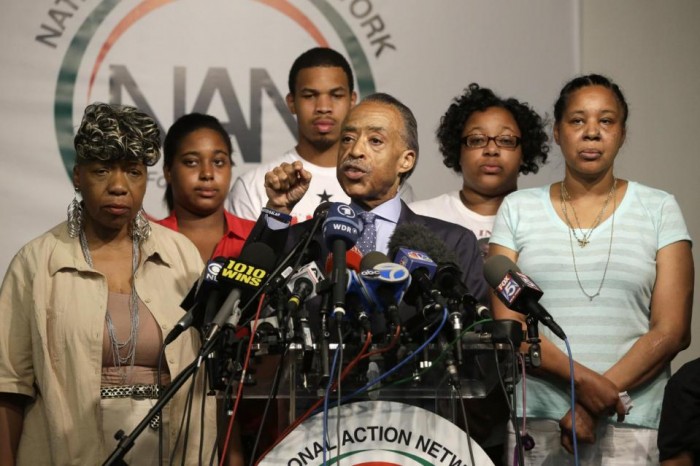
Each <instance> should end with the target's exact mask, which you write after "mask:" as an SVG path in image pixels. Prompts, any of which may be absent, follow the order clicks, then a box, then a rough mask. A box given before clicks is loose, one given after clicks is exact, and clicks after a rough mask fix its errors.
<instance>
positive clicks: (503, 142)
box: [461, 134, 520, 149]
mask: <svg viewBox="0 0 700 466" xmlns="http://www.w3.org/2000/svg"><path fill="white" fill-rule="evenodd" d="M461 141H462V144H464V146H465V147H468V148H470V149H481V148H482V147H486V146H488V145H489V142H491V141H493V142H495V143H496V146H498V147H500V148H502V149H515V148H516V147H518V146H519V145H520V138H519V137H518V136H510V135H506V134H504V135H501V136H486V135H485V134H470V135H468V136H464V137H463V138H462V139H461Z"/></svg>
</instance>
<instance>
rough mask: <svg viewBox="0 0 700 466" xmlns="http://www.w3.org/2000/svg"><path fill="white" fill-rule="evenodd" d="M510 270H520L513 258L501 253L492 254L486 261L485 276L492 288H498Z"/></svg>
mask: <svg viewBox="0 0 700 466" xmlns="http://www.w3.org/2000/svg"><path fill="white" fill-rule="evenodd" d="M510 270H512V271H514V272H520V268H518V266H517V265H515V263H514V262H513V261H512V260H510V259H509V258H507V257H506V256H502V255H500V254H499V255H495V256H491V257H489V258H488V259H486V261H485V262H484V278H486V282H487V283H488V284H489V286H490V287H491V288H497V287H498V285H500V283H501V280H503V277H505V276H506V274H507V273H508V271H510Z"/></svg>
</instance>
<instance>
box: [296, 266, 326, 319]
mask: <svg viewBox="0 0 700 466" xmlns="http://www.w3.org/2000/svg"><path fill="white" fill-rule="evenodd" d="M323 278H324V277H323V272H321V269H320V268H319V267H318V265H316V263H315V262H310V263H308V264H306V265H303V266H302V267H301V268H300V269H299V270H298V271H297V273H295V274H294V275H292V276H291V277H289V281H288V282H287V288H288V289H289V291H290V292H291V296H290V297H289V300H288V301H287V311H288V312H290V313H294V312H295V311H296V310H297V309H299V306H301V305H302V304H303V303H304V301H306V300H307V299H312V298H313V297H315V296H316V285H317V284H318V283H319V282H320V281H321V280H323Z"/></svg>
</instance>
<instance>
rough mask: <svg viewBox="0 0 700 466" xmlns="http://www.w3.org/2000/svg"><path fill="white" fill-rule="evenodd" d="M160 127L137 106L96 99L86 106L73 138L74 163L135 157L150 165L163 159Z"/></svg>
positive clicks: (134, 158)
mask: <svg viewBox="0 0 700 466" xmlns="http://www.w3.org/2000/svg"><path fill="white" fill-rule="evenodd" d="M160 143H161V142H160V130H159V129H158V124H157V123H156V121H155V120H154V119H153V118H152V117H151V116H150V115H147V114H145V113H143V112H141V111H139V110H138V109H137V108H135V107H130V106H127V105H116V104H106V103H102V102H97V103H94V104H90V105H88V106H87V107H86V108H85V113H84V114H83V119H82V121H81V122H80V127H79V128H78V131H77V132H76V134H75V138H74V139H73V145H74V147H75V156H76V157H75V163H76V164H82V163H87V162H92V161H102V162H116V161H118V160H134V161H137V162H143V163H144V164H145V165H147V166H149V167H151V166H153V165H155V164H156V162H158V159H159V158H160Z"/></svg>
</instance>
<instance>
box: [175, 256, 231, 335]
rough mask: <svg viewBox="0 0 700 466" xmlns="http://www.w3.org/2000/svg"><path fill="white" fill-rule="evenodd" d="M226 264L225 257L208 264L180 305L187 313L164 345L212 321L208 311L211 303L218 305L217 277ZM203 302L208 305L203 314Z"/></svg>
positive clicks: (205, 306)
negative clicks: (188, 330) (192, 327)
mask: <svg viewBox="0 0 700 466" xmlns="http://www.w3.org/2000/svg"><path fill="white" fill-rule="evenodd" d="M225 262H226V258H225V257H216V258H214V259H211V260H210V261H208V262H207V264H206V266H205V267H204V271H203V272H202V275H200V277H199V279H198V280H197V281H196V282H195V284H194V285H192V288H191V289H190V291H189V293H187V296H186V297H185V299H184V300H183V301H182V304H180V307H182V308H183V309H186V310H187V312H185V315H184V316H182V318H180V320H178V321H177V323H176V324H175V326H174V327H173V329H172V330H171V331H170V333H168V335H167V336H166V337H165V340H164V341H163V344H164V345H169V344H170V343H172V342H173V341H175V339H176V338H177V337H179V336H180V334H181V333H182V332H184V331H185V330H187V329H188V328H190V327H191V326H193V325H194V326H195V327H196V328H198V329H200V331H201V330H202V328H203V326H204V325H205V323H206V322H209V321H210V320H211V314H209V312H208V311H209V307H210V303H216V300H217V299H218V294H219V293H218V283H217V276H218V275H219V271H220V270H221V268H222V267H223V265H224V263H225ZM203 302H205V303H206V304H205V305H204V311H203V312H202V311H200V309H201V308H202V307H203V305H202V303H203Z"/></svg>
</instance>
